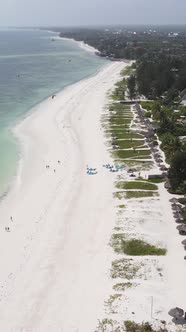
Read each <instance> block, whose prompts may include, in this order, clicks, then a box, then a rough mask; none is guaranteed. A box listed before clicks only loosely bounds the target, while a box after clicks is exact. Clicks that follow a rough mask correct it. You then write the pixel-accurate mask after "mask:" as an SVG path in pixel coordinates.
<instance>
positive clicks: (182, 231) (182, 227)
mask: <svg viewBox="0 0 186 332" xmlns="http://www.w3.org/2000/svg"><path fill="white" fill-rule="evenodd" d="M176 228H177V230H178V231H179V234H180V235H186V225H185V224H183V225H179V226H177V227H176Z"/></svg>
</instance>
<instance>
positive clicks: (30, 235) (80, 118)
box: [0, 62, 125, 332]
mask: <svg viewBox="0 0 186 332" xmlns="http://www.w3.org/2000/svg"><path fill="white" fill-rule="evenodd" d="M124 65H125V64H124V63H121V62H112V63H109V64H108V65H107V66H106V67H104V69H102V70H101V71H100V72H99V73H98V74H97V75H96V76H94V77H91V78H89V79H86V80H83V81H81V82H79V83H77V84H74V85H73V86H70V87H68V88H66V89H65V90H64V91H62V92H61V93H59V94H57V95H56V97H55V98H53V99H52V98H49V99H47V100H46V101H44V102H43V103H41V104H40V105H38V106H37V107H36V108H35V109H34V110H33V112H32V113H31V115H30V116H29V117H27V118H26V119H25V120H24V121H22V122H21V123H20V124H19V125H18V126H17V127H16V128H15V133H16V136H17V137H18V138H19V139H20V142H21V144H22V150H23V155H22V159H21V162H20V167H19V173H18V176H17V178H16V179H15V183H14V185H13V187H12V189H11V191H10V192H9V194H8V195H7V196H6V197H5V198H4V199H3V201H2V202H1V204H0V216H1V228H0V252H1V257H0V275H1V278H0V280H1V283H0V330H1V331H3V332H10V331H20V329H21V328H22V329H23V331H26V329H27V330H29V331H39V332H44V331H45V332H51V331H55V332H57V331H68V332H74V331H81V332H88V331H92V330H94V329H95V327H96V325H97V320H98V319H99V317H101V316H102V313H103V304H104V300H105V298H106V295H107V294H108V288H109V287H110V286H109V278H108V273H109V268H110V256H111V252H112V249H111V248H110V247H109V245H108V242H109V240H110V236H111V233H112V228H113V226H114V217H113V216H114V209H113V206H114V205H113V204H114V203H113V198H112V190H113V177H112V176H111V174H108V173H105V172H104V170H103V168H102V167H101V166H102V163H105V162H109V161H110V159H109V155H108V152H107V151H106V147H105V145H104V140H103V134H102V129H101V125H100V116H101V113H102V111H103V109H104V107H105V104H106V103H107V93H108V90H109V89H111V88H112V87H113V85H114V83H115V82H116V81H117V80H118V78H119V74H120V71H121V69H122V68H123V67H124ZM58 161H59V162H58ZM46 165H49V168H46ZM86 165H89V166H90V167H96V168H97V170H98V174H97V175H95V176H88V175H87V174H86ZM11 217H12V220H11ZM5 227H9V228H10V231H9V232H6V231H5ZM11 329H12V330H11Z"/></svg>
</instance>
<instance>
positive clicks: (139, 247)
mask: <svg viewBox="0 0 186 332" xmlns="http://www.w3.org/2000/svg"><path fill="white" fill-rule="evenodd" d="M120 250H121V252H123V253H124V254H126V255H130V256H145V255H156V256H161V255H165V254H166V249H164V248H158V247H155V246H154V245H151V244H149V243H147V242H144V241H142V240H137V239H131V240H122V241H121V248H120Z"/></svg>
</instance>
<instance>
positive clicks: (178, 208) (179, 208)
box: [171, 203, 182, 213]
mask: <svg viewBox="0 0 186 332" xmlns="http://www.w3.org/2000/svg"><path fill="white" fill-rule="evenodd" d="M171 206H172V209H173V210H174V211H177V212H179V213H181V212H182V208H181V206H180V205H178V204H174V203H173V204H171Z"/></svg>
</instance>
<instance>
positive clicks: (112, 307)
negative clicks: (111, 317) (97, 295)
mask: <svg viewBox="0 0 186 332" xmlns="http://www.w3.org/2000/svg"><path fill="white" fill-rule="evenodd" d="M121 297H122V294H113V295H110V297H109V299H108V300H107V301H105V306H106V307H108V308H109V314H115V313H116V312H117V311H116V307H117V304H118V300H119V301H120V300H121Z"/></svg>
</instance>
